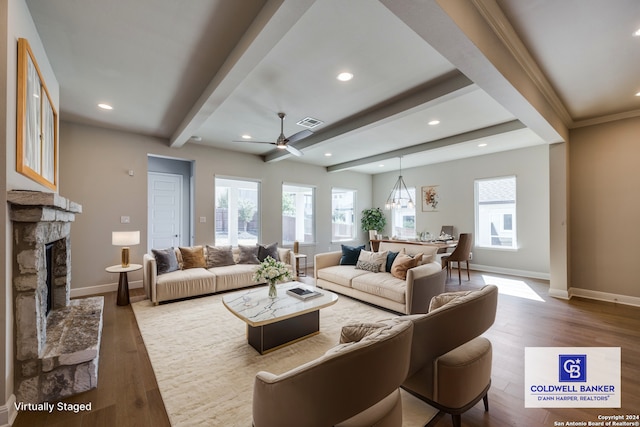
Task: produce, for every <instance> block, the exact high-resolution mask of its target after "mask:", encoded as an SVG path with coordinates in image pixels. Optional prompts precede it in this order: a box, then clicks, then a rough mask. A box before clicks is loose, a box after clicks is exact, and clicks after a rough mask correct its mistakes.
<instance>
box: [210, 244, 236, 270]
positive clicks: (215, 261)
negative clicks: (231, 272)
mask: <svg viewBox="0 0 640 427" xmlns="http://www.w3.org/2000/svg"><path fill="white" fill-rule="evenodd" d="M235 263H236V262H235V261H234V260H233V248H232V247H231V246H209V245H207V268H213V267H224V266H225V265H235Z"/></svg>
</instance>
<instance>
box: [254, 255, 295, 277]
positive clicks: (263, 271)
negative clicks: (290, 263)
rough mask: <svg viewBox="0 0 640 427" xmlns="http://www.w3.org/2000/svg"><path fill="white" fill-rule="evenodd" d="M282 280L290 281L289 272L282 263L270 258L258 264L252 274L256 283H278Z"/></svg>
mask: <svg viewBox="0 0 640 427" xmlns="http://www.w3.org/2000/svg"><path fill="white" fill-rule="evenodd" d="M284 279H291V271H289V268H288V267H287V265H286V264H285V263H283V262H280V261H276V260H275V259H273V258H271V257H270V256H268V257H266V258H265V260H264V261H262V262H261V263H260V266H259V267H258V269H257V270H256V272H255V273H254V274H253V280H255V281H256V282H261V281H263V280H264V281H267V282H268V283H275V282H279V281H281V280H284Z"/></svg>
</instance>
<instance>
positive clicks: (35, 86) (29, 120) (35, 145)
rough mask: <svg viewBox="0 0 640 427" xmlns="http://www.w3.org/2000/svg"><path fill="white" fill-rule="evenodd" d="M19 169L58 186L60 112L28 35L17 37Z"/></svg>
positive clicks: (43, 183)
mask: <svg viewBox="0 0 640 427" xmlns="http://www.w3.org/2000/svg"><path fill="white" fill-rule="evenodd" d="M17 98H18V100H17V108H18V117H17V125H18V129H17V137H16V155H17V156H16V157H17V158H16V170H17V171H18V172H20V173H21V174H23V175H25V176H28V177H29V178H31V179H33V180H34V181H37V182H39V183H40V184H42V185H44V186H46V187H48V188H50V189H52V190H56V188H57V171H58V113H57V111H56V108H55V106H54V105H53V102H52V99H51V96H50V95H49V91H48V90H47V86H46V84H45V82H44V79H43V77H42V73H41V72H40V68H39V67H38V63H37V62H36V58H35V56H34V55H33V51H32V50H31V47H30V46H29V42H28V41H27V40H26V39H19V40H18V96H17Z"/></svg>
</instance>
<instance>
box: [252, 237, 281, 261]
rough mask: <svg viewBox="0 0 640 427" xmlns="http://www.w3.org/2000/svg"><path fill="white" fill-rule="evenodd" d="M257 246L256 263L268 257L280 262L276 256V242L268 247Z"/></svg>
mask: <svg viewBox="0 0 640 427" xmlns="http://www.w3.org/2000/svg"><path fill="white" fill-rule="evenodd" d="M257 245H258V261H260V262H262V261H264V260H265V259H266V258H267V257H268V256H270V257H271V258H273V259H275V260H276V261H280V257H279V256H278V242H275V243H272V244H270V245H261V244H260V243H257Z"/></svg>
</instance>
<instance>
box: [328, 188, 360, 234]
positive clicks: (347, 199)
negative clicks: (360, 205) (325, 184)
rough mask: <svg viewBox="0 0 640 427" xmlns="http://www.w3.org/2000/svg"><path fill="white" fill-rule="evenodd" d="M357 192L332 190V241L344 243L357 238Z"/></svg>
mask: <svg viewBox="0 0 640 427" xmlns="http://www.w3.org/2000/svg"><path fill="white" fill-rule="evenodd" d="M355 206H356V192H355V190H345V189H343V188H333V189H331V241H332V242H343V241H345V240H354V239H355V238H356V227H355V225H354V222H355Z"/></svg>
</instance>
